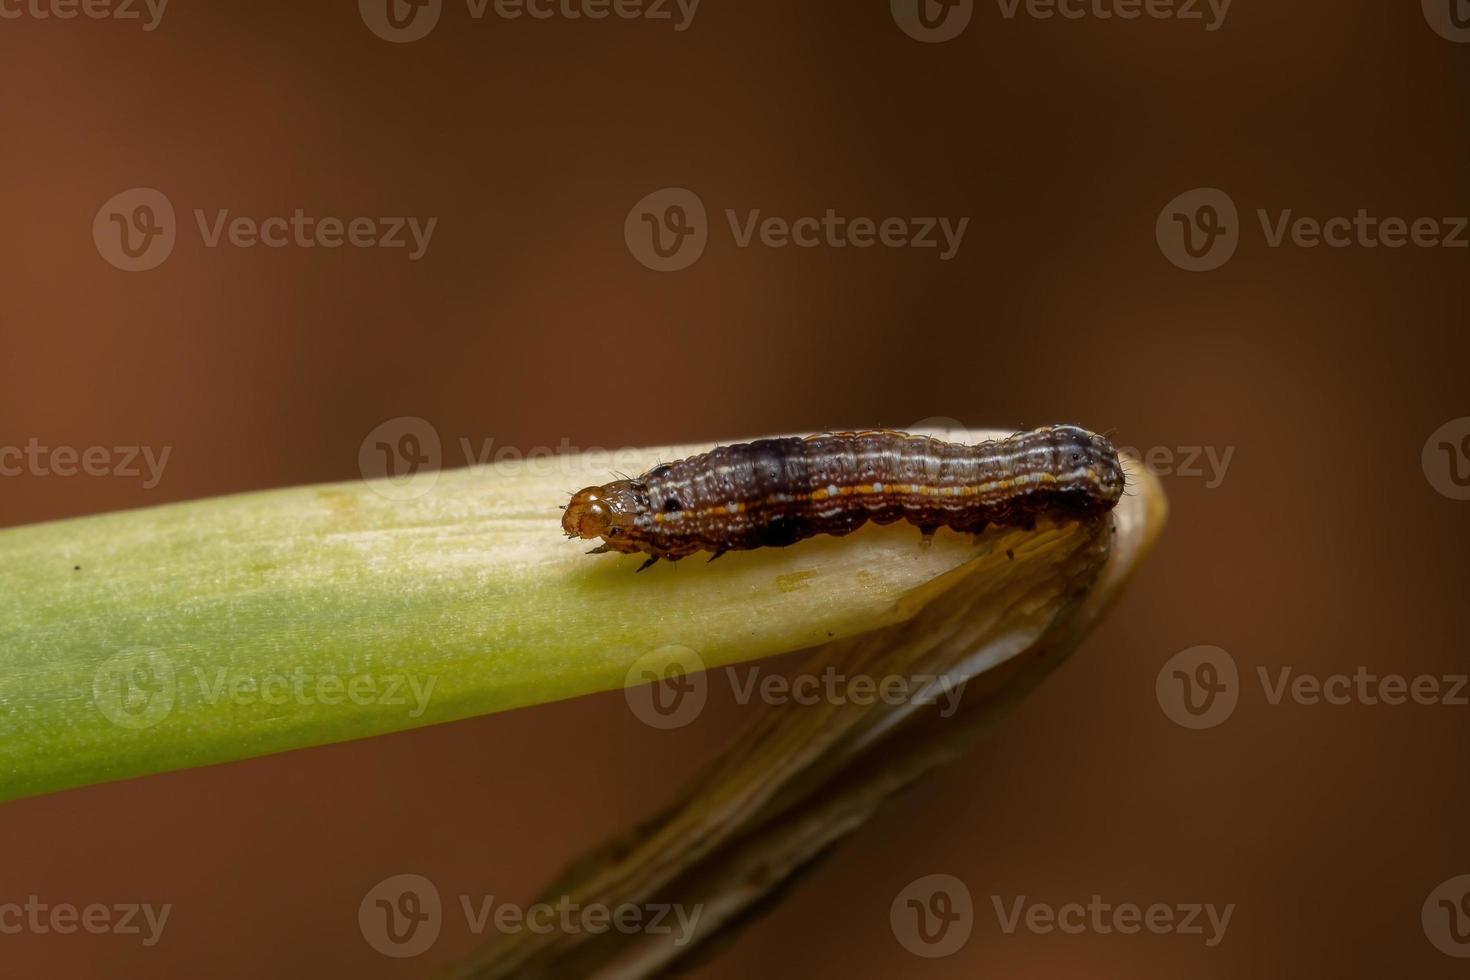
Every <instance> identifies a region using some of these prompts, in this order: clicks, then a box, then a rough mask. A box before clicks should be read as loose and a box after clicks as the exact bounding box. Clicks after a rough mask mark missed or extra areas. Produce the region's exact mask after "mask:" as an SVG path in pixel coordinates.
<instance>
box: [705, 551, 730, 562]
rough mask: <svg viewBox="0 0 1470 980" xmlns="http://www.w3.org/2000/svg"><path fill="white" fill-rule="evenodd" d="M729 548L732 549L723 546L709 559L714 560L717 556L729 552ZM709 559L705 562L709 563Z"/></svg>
mask: <svg viewBox="0 0 1470 980" xmlns="http://www.w3.org/2000/svg"><path fill="white" fill-rule="evenodd" d="M729 550H730V549H728V548H721V549H720V550H719V551H716V552H715V553H714V554H712V555H710V556H709V561H714V560H715V559H716V558H718V557H720V556H721V555H724V554H729ZM709 561H707V562H705V564H706V565H708V564H709Z"/></svg>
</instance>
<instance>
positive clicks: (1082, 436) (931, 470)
mask: <svg viewBox="0 0 1470 980" xmlns="http://www.w3.org/2000/svg"><path fill="white" fill-rule="evenodd" d="M1124 482H1125V479H1124V474H1123V468H1122V466H1121V464H1120V463H1119V461H1118V452H1117V450H1116V449H1114V448H1113V446H1112V443H1110V442H1109V441H1108V440H1107V439H1106V438H1105V437H1103V436H1100V435H1097V434H1095V433H1092V432H1089V431H1088V430H1086V429H1083V428H1080V427H1078V426H1075V425H1053V426H1047V427H1045V428H1040V429H1033V430H1031V431H1028V432H1020V433H1017V434H1015V435H1013V436H1010V437H1009V438H1006V439H999V440H993V441H988V442H982V443H980V444H978V445H974V446H969V445H963V444H959V443H950V442H944V441H942V440H939V439H933V438H930V437H928V436H921V435H913V434H910V433H907V432H899V431H894V430H891V429H874V430H870V431H865V432H831V433H822V434H819V435H813V436H806V437H804V438H801V437H793V438H783V439H759V440H756V441H755V442H747V443H740V444H737V445H733V446H721V447H719V448H717V449H713V450H711V451H710V452H707V453H701V454H699V455H697V456H690V457H688V458H687V459H681V460H678V461H677V462H673V463H663V464H660V465H658V466H655V467H654V468H653V469H651V470H649V471H648V472H646V473H644V474H643V475H642V476H640V477H638V478H637V479H631V480H630V479H624V480H616V481H614V482H612V483H608V484H606V485H603V486H596V487H587V488H586V489H583V490H579V491H578V492H577V493H575V494H573V495H572V499H571V502H570V503H569V504H568V505H567V507H566V511H565V513H564V514H563V516H562V530H563V531H565V532H566V535H567V536H568V537H570V538H583V539H589V540H590V539H596V538H601V539H602V544H601V545H599V546H598V547H596V548H593V549H592V550H591V551H590V552H588V554H601V553H605V552H619V553H624V554H634V553H639V552H641V553H643V554H647V555H649V556H650V557H649V559H648V560H647V561H646V562H644V563H643V565H642V566H641V567H640V568H639V569H638V570H639V571H642V570H643V569H644V568H647V567H648V566H649V565H651V564H653V563H654V562H656V561H658V560H659V559H661V558H662V559H668V560H670V561H677V560H679V559H680V558H685V557H687V556H689V555H692V554H695V553H697V552H701V551H709V552H713V556H712V557H711V558H710V560H711V561H713V560H714V559H715V558H718V557H720V556H721V555H723V554H725V553H726V552H727V551H735V550H743V549H750V548H781V547H785V546H786V545H790V544H795V543H796V542H798V541H801V540H803V539H805V538H809V537H812V536H814V535H818V534H833V535H843V534H849V533H851V532H852V531H855V530H857V529H858V528H859V527H861V526H862V525H864V524H866V523H867V522H868V521H873V522H874V523H877V524H891V523H893V522H895V521H900V520H903V521H908V522H909V523H911V524H913V525H915V526H917V527H918V528H919V529H920V530H921V531H922V532H923V533H924V536H925V538H926V539H927V538H928V537H929V536H931V535H933V534H934V532H935V531H936V530H938V529H939V528H941V527H948V528H952V529H954V530H956V531H963V532H969V533H974V534H978V533H980V532H981V531H983V530H985V528H986V527H987V526H989V525H991V524H998V525H1008V526H1020V527H1029V526H1032V525H1033V524H1034V523H1035V521H1036V518H1038V517H1041V516H1051V517H1058V518H1080V517H1087V516H1092V515H1096V514H1101V513H1103V512H1105V511H1107V510H1110V509H1111V508H1112V507H1113V505H1114V504H1116V503H1117V502H1118V498H1119V497H1120V496H1121V495H1122V493H1123V487H1124Z"/></svg>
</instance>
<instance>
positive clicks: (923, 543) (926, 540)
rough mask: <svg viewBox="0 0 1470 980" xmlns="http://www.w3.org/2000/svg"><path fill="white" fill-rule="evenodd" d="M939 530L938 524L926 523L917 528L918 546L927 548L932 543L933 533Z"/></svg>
mask: <svg viewBox="0 0 1470 980" xmlns="http://www.w3.org/2000/svg"><path fill="white" fill-rule="evenodd" d="M938 530H939V525H938V524H932V525H927V526H925V527H921V528H919V547H921V548H927V547H929V546H930V545H931V544H933V543H934V534H935V532H937V531H938Z"/></svg>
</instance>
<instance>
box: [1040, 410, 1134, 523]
mask: <svg viewBox="0 0 1470 980" xmlns="http://www.w3.org/2000/svg"><path fill="white" fill-rule="evenodd" d="M1050 435H1051V442H1052V451H1053V452H1055V453H1056V456H1057V461H1058V462H1059V463H1060V464H1061V465H1062V467H1063V468H1067V467H1070V468H1071V475H1070V476H1069V477H1068V478H1067V481H1066V482H1067V483H1069V484H1071V485H1072V486H1074V487H1079V488H1081V489H1083V490H1084V491H1085V494H1086V499H1088V500H1090V501H1091V503H1092V504H1093V505H1094V506H1101V507H1103V508H1107V507H1112V506H1113V504H1115V503H1117V502H1118V498H1119V497H1121V496H1122V495H1123V488H1124V485H1125V483H1126V482H1127V477H1126V476H1125V474H1124V472H1123V466H1122V463H1121V462H1120V461H1119V459H1118V450H1116V449H1114V448H1113V444H1112V443H1111V442H1110V441H1109V440H1108V438H1107V437H1106V436H1101V435H1098V434H1097V433H1095V432H1089V431H1087V430H1086V429H1084V428H1082V427H1081V426H1076V425H1058V426H1053V427H1052V428H1051V430H1050Z"/></svg>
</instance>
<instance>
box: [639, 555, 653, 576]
mask: <svg viewBox="0 0 1470 980" xmlns="http://www.w3.org/2000/svg"><path fill="white" fill-rule="evenodd" d="M657 564H658V555H654V556H653V557H652V558H650V559H648V561H646V562H644V563H643V564H641V565H639V566H638V568H637V570H636V571H639V572H641V571H643V570H644V569H645V568H647V567H648V566H649V565H657Z"/></svg>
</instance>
